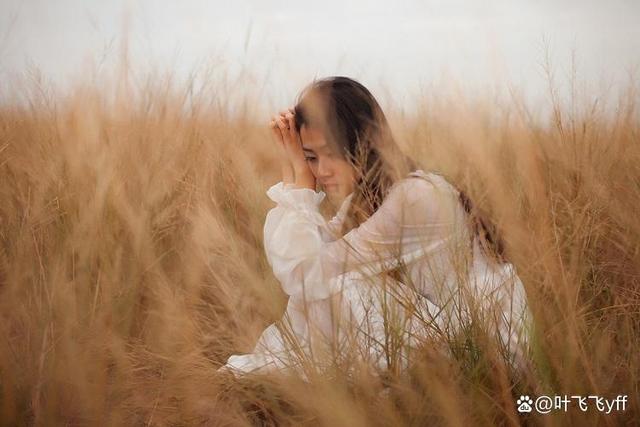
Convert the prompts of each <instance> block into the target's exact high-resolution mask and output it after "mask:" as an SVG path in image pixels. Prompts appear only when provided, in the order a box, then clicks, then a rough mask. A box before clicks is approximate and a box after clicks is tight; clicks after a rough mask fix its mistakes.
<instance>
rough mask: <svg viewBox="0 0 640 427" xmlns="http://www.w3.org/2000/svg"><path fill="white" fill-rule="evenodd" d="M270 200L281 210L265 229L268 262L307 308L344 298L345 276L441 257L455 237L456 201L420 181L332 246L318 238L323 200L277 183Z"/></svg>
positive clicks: (395, 191)
mask: <svg viewBox="0 0 640 427" xmlns="http://www.w3.org/2000/svg"><path fill="white" fill-rule="evenodd" d="M267 194H268V195H269V197H270V198H271V199H272V200H274V201H275V202H276V203H277V206H276V207H275V208H273V209H272V210H271V211H270V212H269V213H268V214H267V218H266V221H265V227H264V236H265V239H264V243H265V251H266V253H267V259H268V260H269V263H270V264H271V266H272V268H273V271H274V274H275V275H276V277H277V278H278V280H279V281H280V282H281V284H282V287H283V290H284V291H285V292H286V293H287V294H289V295H302V296H304V297H305V298H306V299H309V300H314V299H322V298H327V297H329V296H330V295H331V294H333V293H335V292H337V291H339V290H340V280H339V279H340V276H341V275H342V274H343V273H346V272H360V273H363V274H365V275H369V274H378V273H380V272H382V271H384V270H389V269H392V268H395V267H397V266H398V265H399V263H400V262H405V263H407V262H410V261H412V260H413V259H415V258H418V257H421V256H424V255H425V254H427V253H428V252H430V251H434V250H438V249H440V247H441V246H442V245H444V244H447V243H448V241H449V239H450V238H451V237H452V235H453V231H454V230H453V224H454V218H453V215H454V209H456V203H457V199H456V197H455V195H454V194H453V193H452V192H451V191H449V190H447V189H443V188H441V187H437V186H435V185H434V184H432V183H430V182H428V181H426V180H423V179H420V178H412V179H405V180H403V181H401V182H399V183H398V184H396V185H395V186H394V187H393V188H392V189H391V191H390V192H389V194H388V195H387V197H386V198H385V200H384V202H383V203H382V206H381V207H380V208H379V209H378V210H377V211H376V212H375V213H374V214H373V215H372V216H371V217H370V218H369V219H368V220H367V221H365V222H364V223H363V224H361V225H360V226H359V227H357V228H355V229H353V230H351V231H350V232H349V233H347V234H346V235H345V236H343V237H342V238H340V239H338V240H336V241H332V242H325V241H323V240H322V237H321V232H320V227H322V226H323V225H324V224H325V223H324V218H323V217H322V216H321V215H320V213H319V211H318V205H319V204H320V202H321V201H322V199H323V198H324V193H316V192H315V191H313V190H310V189H307V188H295V186H294V185H285V184H283V183H278V184H276V185H274V186H273V187H271V188H270V189H269V191H268V193H267Z"/></svg>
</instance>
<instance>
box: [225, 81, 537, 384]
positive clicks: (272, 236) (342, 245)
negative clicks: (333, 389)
mask: <svg viewBox="0 0 640 427" xmlns="http://www.w3.org/2000/svg"><path fill="white" fill-rule="evenodd" d="M270 127H271V131H272V132H273V134H274V136H275V138H274V140H275V145H276V147H275V148H276V149H277V150H278V152H279V156H280V159H281V161H282V181H281V182H278V183H277V184H275V185H274V186H272V187H271V188H270V189H269V190H268V191H267V195H268V196H269V197H270V198H271V199H272V200H273V201H274V202H275V203H276V206H275V207H274V208H273V209H271V211H269V213H268V214H267V217H266V222H265V226H264V246H265V251H266V255H267V259H268V261H269V263H270V265H271V266H272V268H273V272H274V274H275V276H276V278H277V279H278V280H279V281H280V283H281V285H282V289H283V290H284V292H286V293H287V294H288V295H289V301H288V305H287V309H286V313H285V315H284V318H283V319H282V320H281V321H279V322H276V323H275V324H273V325H271V326H269V327H268V328H267V329H266V330H265V331H264V333H263V334H262V335H261V337H260V338H259V340H258V343H257V345H256V347H255V349H254V352H253V353H251V354H244V355H234V356H231V357H230V358H229V359H228V361H227V364H226V365H225V369H229V370H231V371H232V372H234V373H246V372H252V371H260V372H264V371H265V370H274V369H276V370H277V369H287V368H294V369H300V370H301V371H302V372H307V369H318V368H322V367H327V366H330V365H334V366H335V365H340V364H346V365H344V366H353V365H352V364H353V363H362V362H364V363H367V364H371V365H373V366H375V367H378V368H380V369H391V370H397V369H402V368H403V367H405V366H406V365H407V362H408V361H409V357H410V353H411V350H412V349H415V348H416V347H417V346H419V345H432V344H434V343H438V342H439V343H442V342H450V341H451V339H452V338H451V337H452V336H453V335H452V334H454V333H455V331H459V330H460V328H461V326H463V325H467V326H468V325H470V324H472V323H476V322H471V323H470V322H469V319H471V318H473V319H474V321H479V320H480V319H484V320H483V321H482V322H481V323H477V324H482V325H485V326H486V328H487V329H486V330H487V331H490V332H492V333H493V334H494V336H496V337H497V338H498V339H499V342H500V343H501V348H504V349H506V352H507V353H508V354H509V355H512V356H513V357H515V358H516V362H518V363H520V362H521V361H522V358H523V353H524V352H523V348H524V347H523V344H525V343H526V339H525V338H526V332H525V329H526V328H524V326H525V323H526V322H525V319H526V318H527V316H525V314H527V306H526V298H525V292H524V289H523V286H522V282H521V281H520V279H519V278H518V276H517V275H516V273H515V270H514V267H513V265H512V264H510V263H508V262H506V261H505V259H504V253H503V252H504V251H503V248H502V245H501V244H500V242H499V240H498V238H497V236H496V235H495V233H493V232H491V231H492V230H493V228H491V227H489V226H488V225H487V224H488V223H487V222H486V221H484V220H482V219H481V218H480V217H479V216H478V215H476V213H475V210H474V209H473V207H472V205H471V203H470V201H469V199H468V198H467V197H466V195H465V194H464V193H463V192H460V191H458V190H457V189H456V188H455V187H454V186H452V185H451V184H450V183H449V182H448V181H447V180H446V179H445V178H444V177H443V176H441V175H440V174H437V173H434V172H425V171H423V170H422V169H418V168H417V167H416V165H415V163H414V162H413V161H412V160H411V159H409V158H407V157H406V156H404V155H403V154H402V153H401V152H400V150H399V148H398V146H397V145H396V143H395V141H394V138H393V135H392V134H391V131H390V128H389V125H388V123H387V120H386V117H385V115H384V113H383V112H382V110H381V108H380V106H379V104H378V103H377V101H376V100H375V98H374V97H373V96H372V95H371V93H370V92H369V91H368V90H367V89H366V88H365V87H364V86H363V85H362V84H360V83H358V82H356V81H354V80H352V79H349V78H346V77H331V78H325V79H322V80H316V81H314V82H312V83H311V84H310V85H309V86H307V88H305V90H303V92H302V93H301V94H300V96H299V101H298V102H297V104H296V106H295V108H293V109H290V110H286V111H282V112H281V113H280V114H279V115H277V116H275V117H274V118H273V120H272V121H271V123H270ZM318 187H319V189H320V191H317V188H318ZM325 197H328V199H329V201H331V202H332V204H333V205H334V206H335V207H339V208H338V209H337V214H336V215H335V216H334V217H333V218H332V219H331V220H330V221H326V220H325V218H324V216H323V215H322V214H321V212H320V204H321V202H322V201H323V199H324V198H325ZM438 337H440V338H442V337H448V340H447V341H441V340H438ZM431 338H435V339H431ZM427 340H430V341H427Z"/></svg>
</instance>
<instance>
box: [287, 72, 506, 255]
mask: <svg viewBox="0 0 640 427" xmlns="http://www.w3.org/2000/svg"><path fill="white" fill-rule="evenodd" d="M294 110H295V115H294V117H295V126H296V130H297V131H298V133H299V132H300V128H301V127H302V125H307V126H309V127H312V128H314V129H318V130H320V131H321V132H323V134H324V137H325V139H326V140H327V143H328V144H329V145H330V146H332V148H334V149H335V150H336V152H338V153H340V154H341V155H343V156H344V158H345V159H346V160H347V161H349V162H350V163H351V164H352V166H353V167H354V171H355V172H356V183H355V190H354V194H353V198H352V199H351V204H350V206H349V210H348V211H347V215H346V216H345V221H344V224H343V229H342V233H343V234H344V233H346V232H347V231H348V230H350V229H351V228H354V227H357V226H358V225H360V224H361V223H362V222H364V221H366V219H367V218H368V217H370V216H371V215H372V214H373V213H374V212H375V211H376V210H377V209H378V208H379V207H380V205H381V204H382V201H383V200H384V198H385V196H386V194H387V192H388V191H389V189H390V188H391V186H392V185H393V184H394V183H395V182H396V181H398V180H399V179H402V178H405V177H406V176H407V174H408V173H409V172H411V171H413V170H416V169H418V167H417V163H416V162H415V161H414V160H413V159H411V158H409V157H408V156H406V155H405V154H404V153H402V151H401V150H400V149H399V147H398V145H397V143H396V141H395V139H394V137H393V134H392V132H391V129H390V127H389V123H388V122H387V118H386V116H385V114H384V112H383V111H382V108H381V107H380V105H379V104H378V102H377V101H376V99H375V98H374V97H373V95H372V94H371V92H369V90H368V89H367V88H366V87H364V86H363V85H362V84H361V83H359V82H357V81H355V80H353V79H350V78H348V77H343V76H334V77H327V78H323V79H319V80H315V79H314V80H313V81H312V82H311V83H310V84H309V85H307V86H306V87H305V88H304V89H303V90H302V91H301V93H300V94H299V95H298V99H297V102H296V105H295V108H294ZM459 193H460V202H461V203H462V206H463V207H464V209H465V211H466V212H467V213H468V214H469V218H470V220H471V223H472V228H473V230H474V232H475V233H476V234H477V235H478V236H480V237H481V241H482V240H483V239H484V241H483V243H484V242H486V243H487V244H488V246H490V247H491V249H493V252H494V255H495V257H496V259H497V260H499V261H502V260H503V255H504V248H503V244H502V241H501V240H500V239H499V237H498V236H497V233H496V230H495V227H493V225H492V224H491V223H490V222H489V221H487V220H485V219H482V218H481V216H480V214H479V213H478V212H477V211H476V210H475V209H474V207H473V205H472V204H471V201H470V200H469V198H468V197H467V195H466V194H465V193H464V192H462V191H460V192H459ZM485 246H487V245H483V248H485V249H486V247H485Z"/></svg>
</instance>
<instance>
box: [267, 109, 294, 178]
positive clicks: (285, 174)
mask: <svg viewBox="0 0 640 427" xmlns="http://www.w3.org/2000/svg"><path fill="white" fill-rule="evenodd" d="M284 114H285V112H284V111H281V112H280V116H273V118H272V119H271V121H270V122H269V129H270V130H271V134H272V135H273V140H274V142H275V144H276V148H277V150H278V160H279V161H280V168H281V170H282V182H283V183H285V184H293V183H294V181H295V175H294V171H293V165H292V164H291V162H290V161H289V156H287V152H286V151H285V146H284V138H283V135H282V132H281V131H280V126H279V125H278V120H280V119H282V118H283V117H284Z"/></svg>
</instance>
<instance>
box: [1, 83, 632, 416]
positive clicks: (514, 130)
mask: <svg viewBox="0 0 640 427" xmlns="http://www.w3.org/2000/svg"><path fill="white" fill-rule="evenodd" d="M569 83H571V82H569ZM274 84H276V83H274ZM556 84H559V83H557V82H556V83H554V82H551V83H550V87H551V89H550V90H549V97H548V99H549V101H550V103H551V105H552V106H553V108H552V112H551V114H549V115H548V116H546V115H535V114H532V113H531V110H530V109H529V108H528V107H527V105H526V104H525V103H524V102H523V101H521V100H520V99H519V98H518V97H517V96H516V95H513V96H512V97H506V98H499V99H498V98H495V99H494V98H486V99H477V98H476V99H467V98H465V97H464V96H463V94H460V93H457V94H455V93H438V92H434V93H429V94H427V95H425V99H424V102H423V104H422V105H423V108H420V109H419V110H418V111H415V112H412V113H411V114H401V112H399V111H386V113H387V114H388V117H389V119H390V122H391V125H392V127H393V130H394V132H395V135H396V136H397V138H398V140H399V142H400V143H401V145H402V147H403V149H404V150H405V151H406V152H407V153H410V154H411V155H412V157H414V158H415V159H417V160H418V161H419V162H420V163H421V164H422V165H423V166H424V168H425V169H430V168H433V169H438V170H440V171H443V172H446V173H447V174H448V175H449V176H451V177H454V178H455V180H456V184H457V185H458V186H460V187H461V188H464V189H466V190H467V191H468V192H469V194H470V195H471V196H472V198H473V199H474V200H475V201H476V203H477V204H478V205H479V206H481V207H483V209H484V210H486V212H487V214H488V215H490V217H491V218H492V219H493V220H494V221H495V222H496V223H497V224H499V226H500V229H501V230H502V232H503V236H504V239H505V241H506V243H507V248H508V253H509V257H510V259H511V261H512V262H513V264H514V265H515V266H516V268H517V270H518V273H519V275H520V277H521V279H522V281H523V283H524V285H525V288H526V291H527V295H528V299H529V304H530V309H531V311H532V313H533V314H534V319H535V326H536V333H535V337H534V338H535V339H534V344H535V345H534V346H533V348H532V352H531V355H530V363H529V366H528V367H527V369H526V370H525V371H524V372H523V373H522V374H517V373H516V372H514V371H512V370H511V369H510V368H509V366H508V364H506V363H505V361H504V360H502V359H501V358H500V357H496V354H495V353H493V352H491V351H489V350H490V349H487V348H484V349H482V348H481V350H482V351H475V350H474V351H471V350H469V351H458V352H456V357H453V358H451V357H445V356H444V355H443V354H441V353H439V352H437V351H433V350H432V349H431V348H430V347H429V346H425V347H424V349H423V350H422V351H421V352H420V353H419V354H417V355H416V356H415V361H414V362H413V363H412V366H411V369H410V370H409V371H408V372H403V373H397V374H389V375H388V376H386V377H384V378H383V379H381V378H380V377H379V376H376V375H373V374H372V373H371V372H369V371H367V370H366V369H363V370H358V374H357V375H355V376H351V375H350V376H347V375H345V374H344V372H343V371H341V370H340V369H336V370H335V371H332V372H330V373H328V374H325V375H320V376H317V377H313V380H312V381H310V382H305V381H303V380H301V379H299V378H296V377H295V376H288V375H268V376H259V377H256V378H247V379H243V380H234V379H233V378H230V377H229V376H226V375H221V374H219V373H217V372H216V369H217V368H218V367H219V366H220V365H221V364H223V363H224V361H225V360H226V358H227V357H228V356H229V355H231V354H234V353H242V352H248V351H250V350H251V349H252V346H253V344H254V343H255V340H256V339H257V337H258V335H259V334H260V333H261V331H262V330H263V329H264V328H265V327H266V326H267V325H268V324H269V323H272V322H273V321H275V320H276V319H278V318H280V317H281V315H282V311H283V310H284V307H285V302H286V300H285V297H284V293H282V292H281V291H280V287H279V285H278V283H277V281H276V279H275V278H274V277H273V275H272V272H271V270H270V268H269V265H268V264H267V262H266V259H265V256H264V252H263V248H262V226H263V222H264V218H265V214H266V212H267V211H268V209H269V208H270V207H271V203H270V201H269V200H268V198H267V197H266V195H265V191H266V189H267V188H268V187H269V186H270V185H272V184H273V183H275V182H277V181H278V180H279V177H278V168H277V166H276V164H277V163H276V159H275V158H274V155H275V153H274V151H273V150H272V147H271V143H270V140H269V137H270V136H269V133H268V129H267V126H266V125H267V122H268V119H269V117H262V116H260V115H258V114H256V113H255V112H254V110H253V109H251V108H247V109H246V111H245V112H244V113H242V114H239V115H235V116H232V115H229V114H227V113H225V112H224V111H225V110H224V105H226V103H227V102H228V101H229V100H230V99H232V98H231V97H232V96H233V94H232V93H229V92H228V91H225V92H222V91H216V90H213V89H210V90H208V91H204V90H203V91H194V88H193V86H188V85H185V86H184V87H180V86H178V85H171V84H169V83H168V82H167V81H166V80H163V79H161V78H159V77H156V78H149V79H148V80H147V81H144V83H143V84H141V83H140V82H139V81H138V82H137V83H134V82H132V81H128V80H127V79H125V78H123V77H120V78H116V79H114V80H112V84H111V85H109V84H106V83H104V82H99V81H96V80H91V79H87V81H79V82H77V84H76V85H75V86H73V87H72V88H71V89H69V90H67V91H65V92H54V91H51V90H50V89H49V88H48V87H47V85H46V84H44V83H43V80H42V79H39V78H37V76H34V77H33V78H32V79H31V80H27V81H25V82H22V83H20V86H17V87H16V88H15V90H16V92H17V93H20V95H21V97H22V101H20V102H19V101H18V100H17V99H16V100H13V99H12V98H11V97H10V96H9V95H8V94H7V95H6V96H3V98H4V99H3V103H2V107H0V316H1V319H0V384H1V386H0V421H1V423H2V424H3V425H31V424H35V425H174V426H175V425H251V424H258V425H260V424H265V425H299V424H305V425H331V426H334V425H336V426H337V425H349V426H360V425H361V426H365V425H416V426H417V425H456V426H457V425H518V424H520V423H522V424H527V425H570V424H571V425H625V424H626V425H632V424H633V422H637V421H638V420H639V419H640V401H639V400H638V396H640V391H639V390H638V388H639V384H640V358H639V357H638V349H639V348H640V284H639V283H640V282H639V280H640V220H639V219H638V212H640V110H639V109H638V100H639V96H638V95H639V92H638V90H637V87H636V84H635V82H633V81H632V82H631V83H629V84H628V86H627V87H626V88H625V90H624V91H622V92H621V93H620V94H619V95H616V94H610V95H608V96H607V97H601V98H598V100H597V102H596V101H595V98H589V97H586V96H580V95H579V94H578V93H574V94H573V96H570V97H569V98H568V99H563V98H562V97H560V96H559V95H558V92H557V91H556V90H555V89H554V85H556ZM254 101H255V100H251V99H248V100H247V105H251V102H254ZM282 107H283V108H284V107H287V106H282ZM274 113H275V112H274ZM520 395H529V396H532V397H535V396H540V395H551V396H553V395H569V396H571V395H582V396H588V395H598V396H602V397H605V398H607V399H612V398H615V397H616V396H617V395H628V396H629V401H628V403H627V406H626V410H625V411H613V412H612V413H610V414H605V413H602V412H599V411H598V410H597V409H596V407H595V405H594V404H593V402H591V404H590V406H589V410H588V411H586V412H582V411H581V410H580V409H579V408H578V406H577V404H576V403H575V402H573V403H572V404H571V405H570V408H569V410H568V411H567V412H564V411H562V410H556V411H553V412H552V413H550V414H547V415H542V414H536V413H535V412H532V413H529V414H520V413H518V412H517V411H516V399H517V398H518V397H519V396H520Z"/></svg>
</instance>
